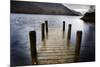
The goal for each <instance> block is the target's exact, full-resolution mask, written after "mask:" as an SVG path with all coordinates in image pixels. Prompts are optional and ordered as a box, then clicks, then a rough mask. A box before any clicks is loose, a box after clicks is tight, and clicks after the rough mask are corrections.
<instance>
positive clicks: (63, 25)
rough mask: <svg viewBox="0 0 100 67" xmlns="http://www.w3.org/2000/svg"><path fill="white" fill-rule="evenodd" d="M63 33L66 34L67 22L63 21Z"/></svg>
mask: <svg viewBox="0 0 100 67" xmlns="http://www.w3.org/2000/svg"><path fill="white" fill-rule="evenodd" d="M63 32H65V21H63Z"/></svg>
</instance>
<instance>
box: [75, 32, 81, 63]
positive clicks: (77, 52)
mask: <svg viewBox="0 0 100 67" xmlns="http://www.w3.org/2000/svg"><path fill="white" fill-rule="evenodd" d="M81 41H82V31H77V34H76V47H75V61H76V62H77V61H79V58H80V48H81Z"/></svg>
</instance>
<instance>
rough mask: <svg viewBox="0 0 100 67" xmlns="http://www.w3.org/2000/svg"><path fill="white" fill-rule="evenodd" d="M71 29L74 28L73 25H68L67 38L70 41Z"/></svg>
mask: <svg viewBox="0 0 100 67" xmlns="http://www.w3.org/2000/svg"><path fill="white" fill-rule="evenodd" d="M71 27H72V25H71V24H69V25H68V36H67V37H68V38H67V39H68V40H70V38H71Z"/></svg>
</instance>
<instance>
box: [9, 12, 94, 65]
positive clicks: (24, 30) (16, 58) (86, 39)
mask: <svg viewBox="0 0 100 67" xmlns="http://www.w3.org/2000/svg"><path fill="white" fill-rule="evenodd" d="M80 17H81V16H63V15H35V14H11V17H10V19H11V21H10V27H11V30H10V34H11V36H10V37H11V65H30V64H31V56H30V43H29V31H32V30H36V34H37V48H39V47H40V46H41V45H40V42H41V23H44V21H45V20H48V25H49V28H62V22H63V21H65V22H66V31H67V29H68V24H72V31H71V32H72V33H71V43H72V44H73V45H74V46H75V41H76V31H77V30H82V31H83V35H82V44H81V46H82V47H81V56H80V61H94V60H95V25H94V24H90V23H85V22H84V21H82V20H80Z"/></svg>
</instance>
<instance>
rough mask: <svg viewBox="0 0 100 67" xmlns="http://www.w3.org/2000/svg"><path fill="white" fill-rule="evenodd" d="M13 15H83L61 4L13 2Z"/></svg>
mask: <svg viewBox="0 0 100 67" xmlns="http://www.w3.org/2000/svg"><path fill="white" fill-rule="evenodd" d="M11 13H25V14H48V15H74V16H79V15H81V13H80V12H76V11H74V10H71V9H69V8H67V7H65V6H64V5H63V4H59V3H40V2H25V1H11Z"/></svg>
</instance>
